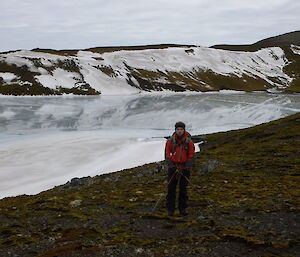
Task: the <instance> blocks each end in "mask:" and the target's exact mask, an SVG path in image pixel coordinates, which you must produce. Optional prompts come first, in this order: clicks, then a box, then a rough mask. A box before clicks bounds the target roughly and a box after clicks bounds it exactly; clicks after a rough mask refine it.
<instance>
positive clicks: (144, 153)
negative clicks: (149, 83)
mask: <svg viewBox="0 0 300 257" xmlns="http://www.w3.org/2000/svg"><path fill="white" fill-rule="evenodd" d="M299 111H300V95H279V94H267V93H242V92H235V93H233V92H227V93H204V94H199V93H198V94H191V93H178V94H158V93H151V94H141V95H131V96H55V97H54V96H51V97H6V96H0V198H3V197H6V196H15V195H19V194H35V193H38V192H40V191H42V190H46V189H49V188H52V187H53V186H55V185H59V184H63V183H66V182H67V181H68V180H70V179H71V178H73V177H83V176H94V175H98V174H103V173H108V172H112V171H117V170H120V169H124V168H130V167H134V166H137V165H142V164H144V163H149V162H154V161H160V160H163V158H164V145H165V139H159V138H152V137H163V136H167V135H170V134H171V133H172V132H173V131H174V124H175V122H176V121H179V120H180V121H183V122H185V123H186V125H187V130H188V131H189V132H190V133H191V134H205V133H212V132H217V131H227V130H231V129H238V128H245V127H250V126H253V125H256V124H260V123H263V122H268V121H271V120H274V119H278V118H281V117H284V116H287V115H290V114H293V113H296V112H299Z"/></svg>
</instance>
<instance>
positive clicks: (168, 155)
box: [165, 139, 173, 165]
mask: <svg viewBox="0 0 300 257" xmlns="http://www.w3.org/2000/svg"><path fill="white" fill-rule="evenodd" d="M171 149H172V143H171V141H170V139H168V140H167V142H166V146H165V161H166V162H167V164H168V165H172V164H173V162H172V161H171Z"/></svg>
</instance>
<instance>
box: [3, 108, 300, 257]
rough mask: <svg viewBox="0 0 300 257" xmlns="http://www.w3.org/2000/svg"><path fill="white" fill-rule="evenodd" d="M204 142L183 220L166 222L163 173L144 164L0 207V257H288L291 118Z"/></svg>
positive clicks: (298, 137)
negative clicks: (210, 166) (213, 163)
mask: <svg viewBox="0 0 300 257" xmlns="http://www.w3.org/2000/svg"><path fill="white" fill-rule="evenodd" d="M207 141H208V143H207V146H206V149H205V150H204V151H202V152H200V153H196V155H195V163H194V167H193V170H192V175H191V183H192V184H190V185H189V202H188V203H189V207H188V212H189V216H187V217H180V216H179V215H178V214H177V213H176V215H175V216H174V217H168V216H166V208H165V193H166V174H165V171H166V169H164V170H163V171H161V172H156V170H157V167H156V166H157V163H152V164H147V165H143V166H139V167H136V168H132V169H126V170H123V171H119V172H114V173H111V174H106V175H101V176H96V177H93V178H90V180H89V182H88V183H87V184H85V185H83V186H73V187H66V186H65V185H62V186H58V187H55V188H53V189H51V190H47V191H44V192H41V193H40V194H37V195H32V196H27V195H21V196H18V197H11V198H5V199H2V200H1V201H0V210H1V212H0V213H1V214H0V220H1V224H0V256H22V257H26V256H30V257H32V256H40V257H46V256H47V257H50V256H52V257H54V256H297V254H298V253H299V251H300V246H299V234H300V233H299V232H300V226H299V224H300V215H299V211H300V205H299V196H300V189H299V182H300V181H299V173H300V168H299V167H300V152H299V147H300V114H295V115H292V116H289V117H287V118H284V119H280V120H277V121H273V122H271V123H266V124H262V125H259V126H255V127H252V128H248V129H242V130H233V131H229V132H222V133H215V134H210V135H207ZM210 160H217V163H218V165H216V167H215V168H214V169H210V170H209V171H208V172H205V171H204V170H205V169H203V168H202V167H203V165H204V166H205V164H206V163H207V162H209V161H210ZM163 167H164V166H163ZM159 198H161V201H160V202H159V204H158V205H157V208H156V209H155V211H154V212H152V210H153V207H154V205H155V203H156V202H157V200H158V199H159Z"/></svg>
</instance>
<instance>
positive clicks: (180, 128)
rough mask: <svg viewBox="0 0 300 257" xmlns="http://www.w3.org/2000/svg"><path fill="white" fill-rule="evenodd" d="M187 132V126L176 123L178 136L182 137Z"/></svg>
mask: <svg viewBox="0 0 300 257" xmlns="http://www.w3.org/2000/svg"><path fill="white" fill-rule="evenodd" d="M184 131H185V124H184V123H183V122H181V121H178V122H176V124H175V133H176V134H177V136H179V137H181V136H182V135H183V134H184Z"/></svg>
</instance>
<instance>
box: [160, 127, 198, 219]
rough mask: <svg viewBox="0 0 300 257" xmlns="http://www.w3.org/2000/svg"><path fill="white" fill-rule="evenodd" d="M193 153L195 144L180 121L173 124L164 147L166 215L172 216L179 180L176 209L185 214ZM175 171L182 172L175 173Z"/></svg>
mask: <svg viewBox="0 0 300 257" xmlns="http://www.w3.org/2000/svg"><path fill="white" fill-rule="evenodd" d="M194 153H195V145H194V143H193V141H192V139H191V135H190V134H189V133H188V132H187V131H186V130H185V124H184V123H183V122H181V121H179V122H177V123H176V124H175V132H174V133H173V135H172V136H171V137H170V138H169V139H168V140H167V142H166V147H165V160H166V162H167V164H168V194H167V197H166V200H167V201H166V206H167V209H168V215H169V216H173V215H174V211H175V200H176V186H177V183H178V180H179V198H178V209H179V212H180V215H182V216H185V215H187V212H186V210H185V209H186V207H187V200H188V195H187V185H188V180H189V178H190V169H191V166H192V162H193V155H194ZM176 171H179V172H182V174H181V175H180V173H177V172H176Z"/></svg>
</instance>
